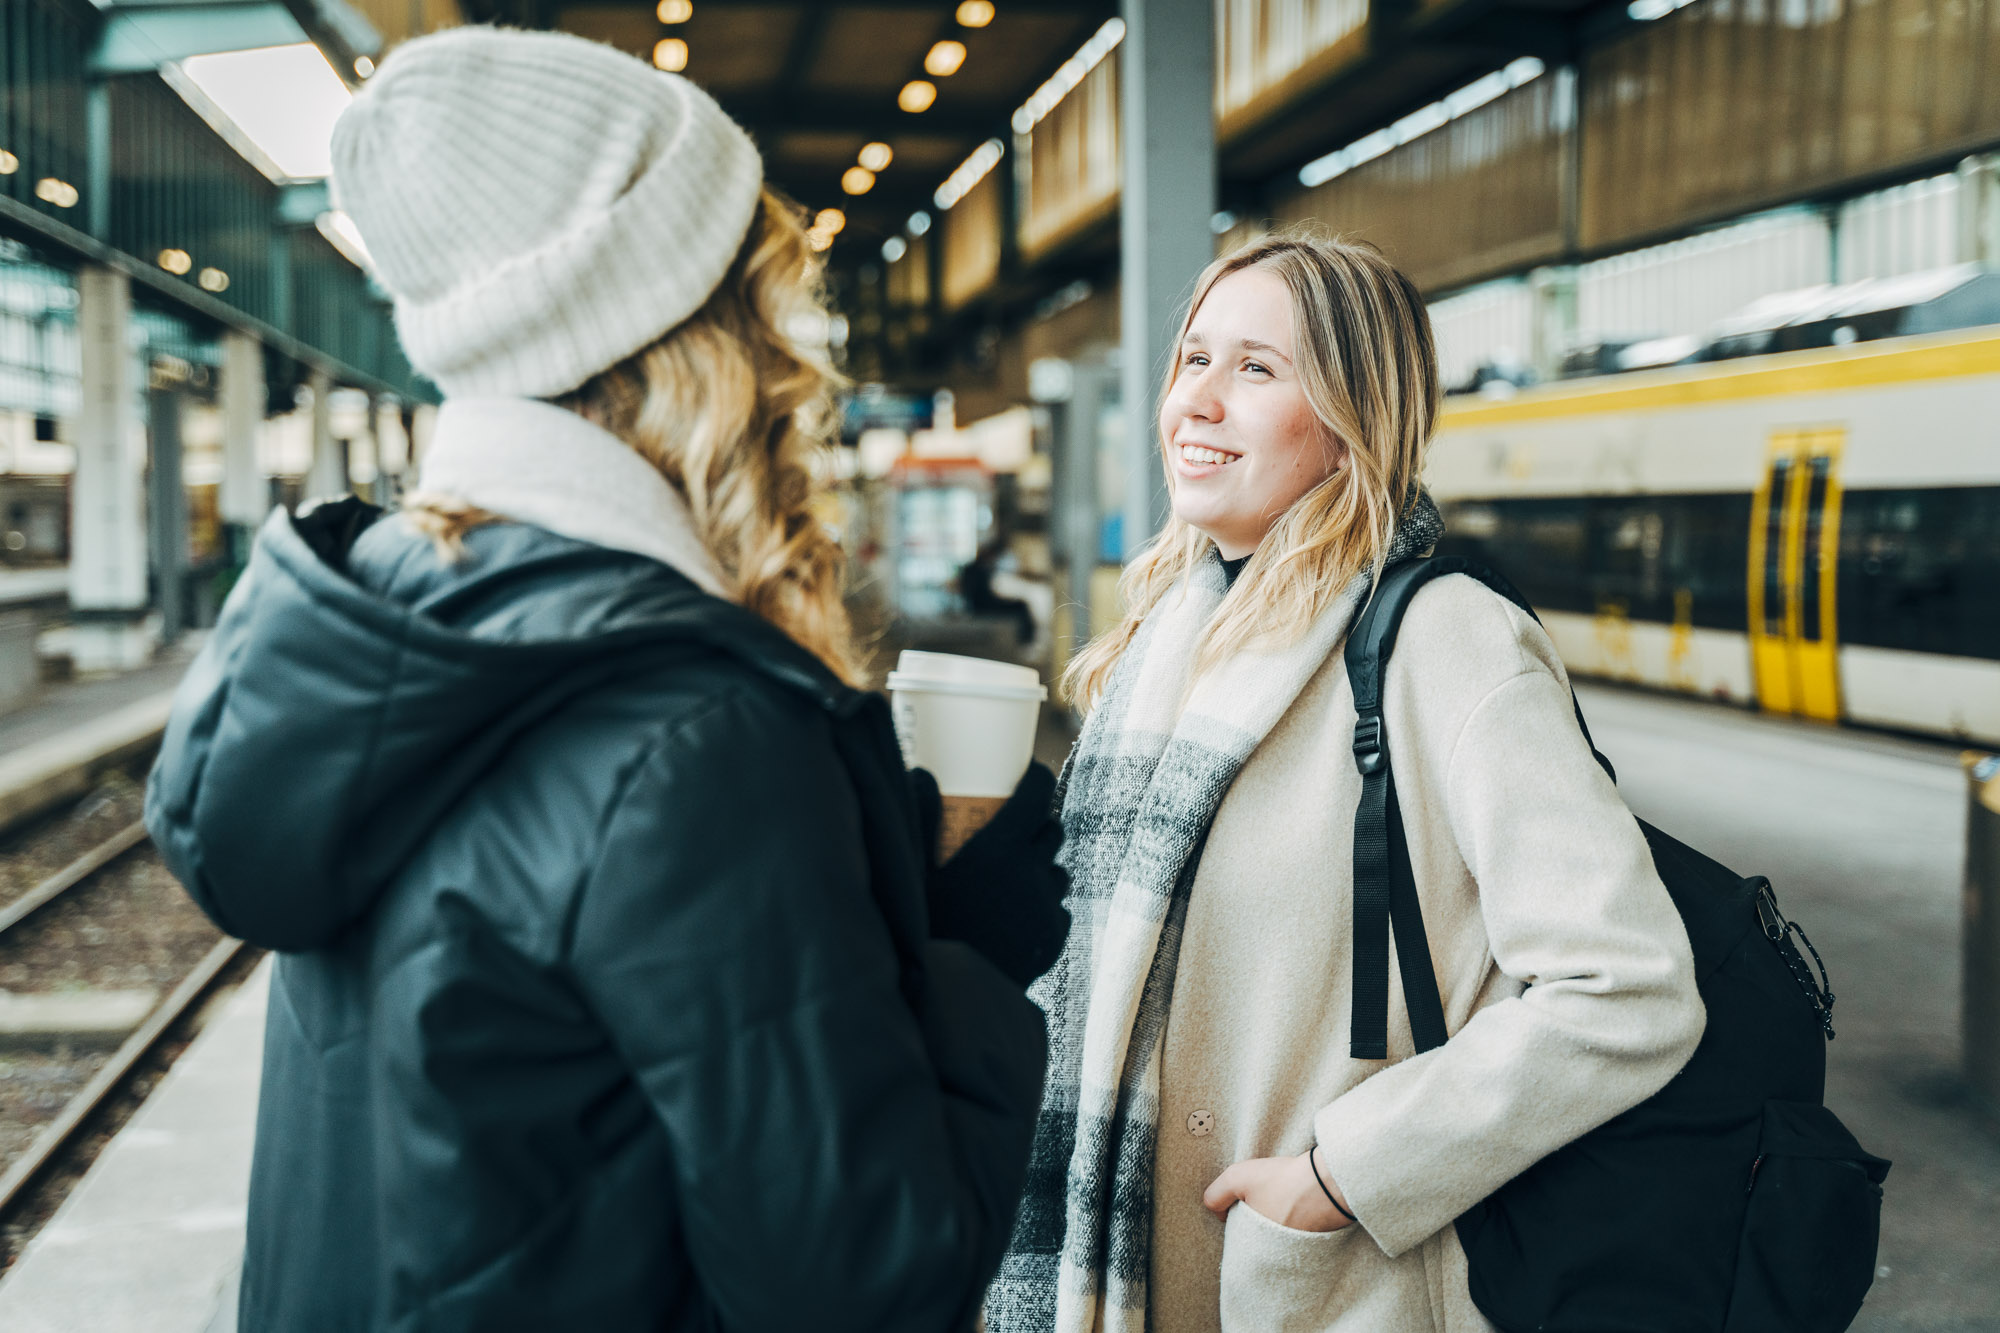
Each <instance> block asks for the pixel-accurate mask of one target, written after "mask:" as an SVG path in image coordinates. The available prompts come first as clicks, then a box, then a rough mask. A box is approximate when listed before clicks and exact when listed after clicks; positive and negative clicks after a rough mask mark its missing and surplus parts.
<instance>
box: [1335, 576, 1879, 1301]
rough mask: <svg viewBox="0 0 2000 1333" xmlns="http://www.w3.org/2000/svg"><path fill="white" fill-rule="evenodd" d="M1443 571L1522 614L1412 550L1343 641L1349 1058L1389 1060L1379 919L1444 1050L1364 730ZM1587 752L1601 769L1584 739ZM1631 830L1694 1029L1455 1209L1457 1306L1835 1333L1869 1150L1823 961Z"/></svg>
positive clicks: (1676, 847) (1865, 1282)
mask: <svg viewBox="0 0 2000 1333" xmlns="http://www.w3.org/2000/svg"><path fill="white" fill-rule="evenodd" d="M1444 574H1468V575H1471V576H1472V577H1473V578H1476V579H1478V580H1479V581H1480V582H1482V583H1484V584H1485V585H1486V586H1487V587H1489V588H1491V589H1492V590H1493V591H1495V592H1497V593H1499V594H1500V595H1501V596H1502V597H1505V598H1506V599H1507V600H1509V601H1511V602H1513V603H1514V604H1515V605H1516V606H1519V607H1520V608H1521V609H1522V610H1524V611H1527V612H1528V614H1529V615H1531V616H1532V615H1533V614H1534V612H1533V610H1532V609H1531V608H1529V606H1528V604H1527V602H1526V601H1524V600H1523V599H1522V597H1521V595H1520V594H1519V593H1518V592H1516V591H1515V590H1514V588H1513V586H1512V585H1511V584H1509V583H1508V582H1507V580H1506V579H1504V578H1502V577H1501V576H1500V575H1499V574H1497V573H1495V572H1494V571H1493V570H1492V569H1490V568H1488V567H1487V566H1485V565H1483V564H1480V563H1479V562H1477V561H1473V560H1467V559H1463V558H1460V557H1456V556H1444V557H1431V558H1428V559H1418V560H1413V561H1410V562H1408V563H1405V564H1400V565H1397V566H1395V567H1393V568H1391V569H1389V570H1388V571H1386V572H1385V573H1384V574H1383V576H1382V580H1381V583H1380V585H1379V587H1378V588H1377V589H1376V592H1375V595H1374V597H1373V598H1372V599H1371V600H1370V601H1369V603H1368V605H1367V606H1366V607H1365V608H1363V610H1362V612H1361V614H1360V615H1359V617H1358V618H1357V619H1356V621H1355V623H1354V627H1353V630H1352V632H1351V633H1350V634H1349V635H1348V640H1347V653H1346V658H1347V674H1348V679H1349V681H1350V682H1351V683H1352V685H1353V688H1354V706H1355V710H1356V712H1357V713H1358V715H1359V716H1358V719H1357V721H1356V723H1355V727H1354V758H1355V763H1356V764H1357V766H1358V767H1359V768H1360V770H1361V777H1362V782H1361V787H1362V795H1361V806H1360V809H1359V810H1358V811H1357V813H1356V815H1355V824H1354V1002H1353V1030H1352V1033H1351V1039H1352V1054H1353V1055H1354V1057H1355V1058H1356V1059H1362V1060H1381V1059H1385V1058H1387V1041H1388V1011H1389V936H1390V931H1391V928H1392V924H1393V929H1394V932H1395V941H1396V958H1397V963H1398V966H1399V970H1400V971H1401V973H1402V977H1403V992H1404V1000H1405V1003H1406V1005H1407V1007H1408V1009H1409V1015H1410V1029H1411V1033H1412V1035H1413V1036H1414V1037H1415V1039H1416V1048H1417V1050H1418V1051H1419V1052H1422V1051H1428V1050H1430V1049H1432V1048H1434V1047H1437V1046H1442V1045H1443V1044H1444V1042H1445V1025H1444V1005H1443V1002H1442V1000H1441V999H1440V997H1439V994H1438V987H1437V978H1436V976H1435V975H1434V973H1433V972H1432V970H1431V968H1430V966H1429V965H1428V964H1429V960H1430V949H1429V945H1428V943H1427V942H1426V939H1425V935H1424V923H1423V915H1422V912H1421V910H1420V908H1419V906H1418V902H1417V891H1416V884H1415V881H1414V878H1413V876H1412V872H1411V869H1410V858H1409V850H1408V846H1407V844H1406V842H1405V840H1404V835H1403V824H1402V820H1401V817H1400V815H1399V813H1398V811H1397V807H1396V782H1395V775H1394V774H1393V773H1392V772H1391V771H1390V767H1389V750H1388V739H1387V737H1386V735H1385V734H1384V732H1383V724H1382V669H1383V664H1384V663H1385V662H1386V661H1387V659H1388V656H1389V653H1390V650H1391V649H1392V648H1393V647H1394V645H1395V640H1396V630H1397V627H1398V625H1399V624H1400V623H1401V622H1402V618H1403V612H1404V610H1405V609H1406V608H1407V607H1408V606H1409V603H1410V599H1411V598H1412V597H1413V596H1415V595H1416V592H1417V590H1418V589H1419V588H1421V587H1422V586H1423V585H1424V584H1426V583H1428V582H1430V580H1432V579H1434V578H1437V577H1439V576H1440V575H1444ZM1577 723H1578V725H1579V726H1582V725H1583V713H1582V710H1581V709H1579V710H1578V712H1577ZM1589 737H1590V732H1589V729H1588V728H1587V727H1586V728H1585V729H1584V738H1585V740H1586V742H1588V741H1589ZM1591 752H1592V754H1594V755H1596V757H1597V761H1598V762H1599V763H1600V764H1603V765H1604V768H1605V771H1606V772H1607V773H1610V772H1611V765H1610V763H1609V762H1608V761H1606V760H1605V758H1604V756H1603V755H1601V754H1597V751H1596V746H1595V744H1594V743H1593V744H1592V746H1591ZM1613 778H1614V780H1615V778H1616V774H1613ZM1639 827H1640V828H1641V829H1642V830H1643V831H1644V832H1645V835H1646V841H1647V842H1648V843H1649V844H1650V845H1651V848H1652V852H1653V864H1654V866H1655V868H1656V869H1657V870H1658V871H1659V874H1660V878H1661V880H1662V881H1664V882H1665V884H1666V887H1667V891H1668V893H1669V894H1671V895H1672V897H1673V900H1674V906H1675V907H1676V908H1678V909H1679V911H1680V915H1681V921H1682V923H1683V924H1684V925H1685V926H1686V928H1687V934H1688V940H1689V942H1690V944H1692V946H1693V949H1694V961H1695V976H1696V981H1697V984H1698V985H1699V986H1700V989H1701V998H1702V1001H1703V1003H1704V1004H1706V1005H1707V1007H1708V1026H1707V1029H1706V1031H1705V1032H1704V1034H1703V1036H1702V1039H1701V1043H1700V1045H1699V1046H1698V1047H1697V1048H1696V1049H1695V1053H1694V1055H1693V1057H1692V1058H1691V1059H1690V1060H1689V1061H1688V1063H1687V1065H1686V1066H1685V1067H1684V1068H1683V1069H1682V1070H1681V1072H1680V1073H1679V1074H1677V1075H1675V1077H1674V1078H1673V1080H1672V1081H1671V1082H1669V1083H1668V1084H1667V1085H1666V1086H1665V1087H1664V1088H1662V1089H1661V1090H1660V1091H1659V1092H1658V1093H1656V1094H1655V1095H1654V1096H1653V1097H1651V1098H1649V1099H1648V1100H1646V1101H1644V1102H1641V1103H1640V1104H1639V1105H1638V1106H1635V1107H1633V1108H1632V1109H1631V1110H1629V1111H1627V1112H1625V1113H1624V1114H1623V1115H1620V1116H1617V1117H1615V1118H1614V1119H1612V1120H1611V1121H1609V1122H1608V1123H1606V1124H1604V1125H1601V1126H1599V1127H1598V1128H1597V1129H1594V1130H1592V1131H1591V1132H1590V1133H1588V1134H1585V1135H1584V1136H1583V1137H1582V1138H1580V1139H1578V1140H1576V1141H1575V1142H1573V1143H1571V1144H1569V1145H1568V1146H1567V1147H1565V1148H1562V1149H1560V1150H1559V1151H1557V1152H1555V1153H1553V1154H1551V1155H1550V1156H1548V1157H1546V1158H1544V1159H1542V1160H1541V1161H1540V1162H1538V1163H1536V1164H1535V1165H1534V1166H1533V1167H1530V1168H1529V1169H1528V1170H1527V1171H1525V1172H1523V1173H1522V1174H1521V1175H1519V1176H1517V1177H1515V1178H1514V1179H1513V1180H1511V1181H1509V1182H1508V1183H1507V1184H1506V1185H1504V1186H1502V1187H1501V1188H1500V1189H1499V1190H1497V1191H1496V1192H1495V1193H1494V1194H1493V1195H1491V1196H1490V1197H1489V1198H1487V1199H1485V1200H1484V1201H1483V1202H1481V1203H1479V1204H1478V1205H1476V1206H1475V1207H1473V1208H1472V1209H1471V1210H1470V1211H1468V1212H1467V1213H1466V1214H1465V1215H1464V1216H1462V1217H1460V1218H1459V1219H1458V1235H1459V1240H1460V1242H1461V1243H1462V1244H1463V1245H1464V1246H1465V1254H1466V1258H1467V1260H1468V1261H1469V1265H1470V1274H1471V1276H1470V1285H1471V1291H1472V1299H1473V1302H1474V1303H1475V1304H1476V1305H1477V1306H1478V1307H1479V1309H1480V1310H1481V1311H1482V1312H1483V1313H1484V1314H1485V1315H1486V1317H1487V1318H1488V1319H1490V1320H1492V1321H1493V1322H1494V1323H1495V1324H1497V1325H1499V1327H1500V1328H1501V1329H1503V1330H1505V1333H1517V1331H1518V1333H1528V1331H1529V1330H1534V1331H1535V1333H1838V1330H1841V1329H1844V1328H1846V1327H1847V1326H1848V1324H1849V1323H1850V1322H1851V1321H1852V1320H1853V1318H1854V1316H1855V1314H1856V1312H1858V1311H1859V1310H1860V1308H1861V1300H1862V1297H1863V1296H1864V1295H1866V1294H1867V1291H1868V1286H1869V1283H1870V1282H1871V1281H1872V1280H1873V1278H1874V1276H1875V1247H1876V1241H1877V1237H1878V1228H1879V1224H1880V1218H1881V1207H1882V1179H1883V1177H1884V1176H1886V1175H1887V1174H1888V1171H1889V1163H1888V1162H1886V1161H1883V1160H1882V1159H1881V1158H1879V1157H1871V1156H1870V1155H1869V1154H1867V1153H1866V1152H1863V1151H1862V1150H1861V1146H1860V1145H1859V1144H1858V1143H1856V1142H1855V1141H1854V1136H1853V1135H1852V1134H1850V1133H1848V1131H1847V1128H1846V1127H1845V1126H1844V1125H1842V1124H1841V1123H1840V1121H1839V1120H1838V1119H1837V1118H1835V1116H1834V1114H1833V1113H1832V1112H1831V1111H1829V1110H1827V1109H1826V1107H1825V1106H1823V1105H1821V1098H1822V1096H1823V1095H1824V1092H1825V1083H1826V1047H1825V1043H1826V1042H1827V1041H1829V1040H1831V1039H1832V1037H1833V1022H1832V1009H1833V993H1832V991H1830V990H1829V989H1828V988H1827V984H1826V974H1825V971H1824V969H1823V968H1822V969H1821V970H1819V972H1818V974H1817V977H1815V975H1814V973H1813V971H1812V970H1811V969H1809V968H1808V965H1807V964H1806V962H1805V960H1804V958H1803V957H1801V955H1800V953H1799V950H1798V948H1797V946H1796V945H1795V944H1794V943H1793V938H1794V936H1796V937H1797V938H1798V939H1799V940H1802V941H1805V936H1804V933H1803V932H1802V931H1800V930H1799V929H1798V927H1797V926H1796V925H1795V924H1793V923H1792V922H1789V921H1787V920H1786V919H1785V918H1784V915H1783V914H1782V913H1781V912H1779V910H1778V902H1777V898H1776V896H1775V895H1774V894H1773V893H1772V891H1771V884H1770V881H1769V880H1766V879H1762V878H1754V879H1744V878H1743V877H1741V876H1739V875H1737V874H1735V873H1733V872H1731V871H1729V870H1727V869H1725V868H1724V867H1722V866H1720V865H1718V864H1716V863H1715V862H1714V861H1711V860H1709V859H1708V858H1707V857H1705V856H1703V855H1702V854H1701V853H1699V852H1697V851H1695V850H1693V849H1692V848H1689V847H1686V846H1683V845H1682V844H1681V843H1679V842H1676V841H1675V840H1674V839H1672V838H1670V837H1668V836H1667V835H1666V834H1664V833H1662V832H1660V831H1659V830H1658V829H1656V828H1654V827H1652V826H1651V825H1649V824H1646V823H1645V822H1643V821H1641V823H1640V825H1639ZM1805 944H1806V948H1807V949H1808V950H1809V951H1812V954H1813V963H1814V964H1815V965H1817V964H1818V963H1819V954H1818V952H1817V951H1815V950H1812V944H1811V942H1810V941H1805Z"/></svg>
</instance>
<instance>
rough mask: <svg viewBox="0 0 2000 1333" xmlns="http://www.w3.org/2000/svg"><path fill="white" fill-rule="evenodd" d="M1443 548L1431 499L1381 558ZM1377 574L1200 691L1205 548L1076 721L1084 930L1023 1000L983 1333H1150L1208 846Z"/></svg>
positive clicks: (1071, 826)
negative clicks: (1172, 1057) (1018, 1099)
mask: <svg viewBox="0 0 2000 1333" xmlns="http://www.w3.org/2000/svg"><path fill="white" fill-rule="evenodd" d="M1442 531H1443V524H1442V523H1441V522H1440V521H1439V518H1438V512H1437V507H1436V506H1435V505H1433V504H1432V503H1431V500H1430V497H1429V496H1428V495H1424V494H1422V493H1421V492H1420V493H1419V494H1418V497H1417V500H1416V503H1415V504H1414V505H1413V506H1412V508H1411V510H1410V512H1409V514H1408V515H1407V516H1406V517H1405V518H1404V520H1403V522H1402V523H1401V524H1400V525H1399V526H1398V528H1397V530H1396V533H1395V536H1394V539H1393V541H1392V542H1391V543H1390V548H1389V559H1390V560H1391V561H1395V560H1400V559H1402V558H1404V557H1406V556H1410V555H1415V554H1418V553H1421V552H1423V551H1426V550H1428V549H1429V548H1430V547H1431V546H1432V545H1433V544H1434V543H1435V542H1436V541H1437V539H1438V536H1439V535H1440V534H1441V532H1442ZM1372 577H1373V576H1372V572H1363V573H1362V574H1360V575H1358V576H1357V577H1356V578H1355V579H1354V580H1353V581H1352V582H1351V583H1350V584H1349V585H1348V587H1347V588H1345V589H1344V590H1343V591H1342V592H1341V595H1340V596H1339V597H1338V598H1336V599H1335V601H1334V603H1333V604H1332V605H1331V606H1330V607H1328V608H1327V610H1326V611H1325V613H1323V614H1322V615H1321V616H1320V617H1319V618H1318V619H1317V620H1316V621H1315V622H1314V623H1313V624H1312V625H1311V626H1310V627H1308V628H1307V630H1306V632H1305V633H1304V634H1303V635H1302V636H1300V637H1299V639H1298V640H1297V641H1295V642H1293V643H1290V644H1287V645H1284V646H1282V647H1279V648H1274V649H1271V650H1268V651H1264V650H1250V651H1245V652H1241V653H1238V654H1236V655H1235V656H1233V657H1231V658H1230V659H1229V660H1227V661H1225V662H1222V663H1220V664H1218V665H1217V666H1216V667H1214V668H1213V669H1211V670H1209V671H1208V672H1207V673H1206V674H1205V675H1203V676H1202V678H1201V679H1200V680H1198V681H1196V682H1195V684H1194V687H1193V689H1192V691H1189V690H1188V688H1187V685H1188V674H1189V671H1190V669H1191V667H1192V665H1193V661H1194V653H1195V648H1196V646H1197V644H1198V643H1199V641H1200V638H1201V631H1202V628H1203V627H1204V626H1205V625H1207V623H1208V621H1209V619H1210V617H1211V616H1213V615H1214V613H1215V610H1216V608H1217V607H1218V606H1220V605H1221V603H1222V599H1223V597H1224V595H1225V594H1226V592H1227V588H1226V586H1225V583H1224V579H1223V572H1222V565H1221V561H1220V559H1219V557H1218V556H1217V555H1216V554H1215V552H1214V550H1213V549H1212V548H1211V550H1210V552H1209V555H1208V558H1207V559H1206V560H1204V561H1203V562H1202V563H1201V564H1199V565H1197V566H1196V567H1195V568H1194V569H1193V570H1192V571H1191V572H1190V573H1189V575H1188V577H1187V580H1186V581H1185V582H1184V583H1183V584H1182V586H1181V587H1180V588H1178V589H1176V590H1175V591H1173V592H1171V593H1169V594H1167V596H1166V597H1165V598H1163V599H1162V600H1161V602H1160V604H1159V605H1158V606H1157V607H1155V608H1154V609H1153V611H1152V613H1151V614H1149V615H1148V616H1147V617H1146V620H1145V622H1144V623H1143V624H1142V625H1141V626H1140V627H1139V632H1138V634H1137V635H1135V636H1134V638H1133V640H1132V643H1131V646H1130V647H1128V648H1127V649H1126V650H1125V655H1124V656H1123V657H1122V658H1121V659H1120V660H1119V663H1118V666H1117V668H1116V669H1115V671H1114V672H1113V673H1112V676H1111V680H1110V682H1109V684H1108V685H1107V687H1106V689H1105V692H1104V696H1103V698H1102V699H1100V700H1099V702H1098V705H1097V707H1096V708H1095V709H1094V710H1093V711H1092V713H1091V715H1090V718H1089V720H1088V722H1086V723H1085V725H1084V728H1083V734H1082V735H1081V736H1080V737H1079V738H1078V740H1077V743H1076V748H1075V750H1074V751H1073V752H1072V753H1071V755H1070V759H1069V763H1068V764H1067V765H1066V766H1065V767H1064V770H1063V782H1062V787H1061V790H1060V791H1058V793H1057V797H1056V799H1057V801H1058V803H1059V805H1060V806H1061V809H1062V821H1063V835H1064V844H1063V852H1062V862H1063V865H1064V866H1065V868H1067V869H1068V871H1069V874H1070V910H1071V912H1072V913H1074V914H1075V918H1076V921H1075V925H1074V927H1073V928H1072V929H1071V931H1070V937H1069V944H1068V946H1067V948H1066V949H1065V950H1064V953H1063V957H1062V959H1061V961H1059V962H1058V963H1057V964H1056V966H1055V968H1054V969H1053V970H1052V971H1050V972H1049V974H1048V975H1047V976H1045V977H1043V978H1042V979H1041V981H1039V982H1037V983H1036V985H1035V988H1034V989H1033V990H1032V991H1031V992H1030V994H1031V995H1032V996H1033V997H1034V999H1035V1000H1036V1001H1037V1002H1038V1003H1039V1004H1041V1006H1042V1008H1043V1009H1044V1010H1045V1011H1046V1012H1047V1014H1048V1022H1049V1066H1048V1075H1047V1083H1046V1085H1045V1088H1044V1091H1043V1093H1042V1113H1041V1119H1040V1122H1039V1124H1038V1126H1037V1128H1036V1133H1035V1146H1034V1151H1033V1155H1032V1156H1031V1158H1030V1160H1029V1166H1028V1181H1027V1189H1026V1193H1025V1195H1024V1197H1023V1199H1022V1201H1021V1212H1020V1216H1019V1219H1018V1220H1017V1222H1016V1224H1015V1228H1014V1239H1013V1243H1012V1245H1011V1247H1010V1248H1009V1250H1008V1253H1007V1257H1006V1259H1005V1260H1004V1261H1003V1263H1002V1265H1001V1268H1000V1274H999V1276H998V1277H997V1278H996V1279H995V1280H994V1283H993V1286H992V1287H991V1288H990V1289H989V1291H988V1293H987V1298H986V1326H987V1328H988V1329H989V1330H990V1331H991V1333H1135V1331H1136V1330H1140V1329H1143V1328H1144V1326H1145V1322H1146V1283H1147V1277H1148V1272H1147V1268H1148V1263H1149V1258H1150V1253H1151V1248H1152V1223H1153V1151H1154V1141H1155V1135H1156V1133H1157V1130H1158V1120H1159V1091H1160V1055H1161V1051H1162V1049H1163V1047H1164V1037H1165V1035H1166V1026H1167V1006H1168V1003H1169V1002H1170V1000H1171V999H1172V996H1173V986H1174V968H1175V964H1176V962H1177V961H1178V958H1179V954H1180V943H1181V928H1182V924H1183V922H1184V921H1185V920H1186V916H1187V902H1188V891H1189V889H1190V887H1191V886H1192V884H1193V882H1194V875H1195V869H1196V866H1197V865H1198V864H1199V862H1200V859H1201V849H1202V844H1203V843H1204V842H1205V841H1206V839H1207V837H1208V828H1209V824H1210V822H1211V821H1212V820H1213V819H1214V817H1215V811H1216V808H1217V807H1218V806H1220V805H1221V804H1222V797H1223V794H1224V793H1225V792H1227V791H1228V790H1229V784H1230V783H1231V782H1232V781H1233V780H1234V779H1235V777H1236V774H1237V772H1238V771H1239V770H1240V769H1241V768H1242V767H1243V764H1244V762H1245V761H1246V760H1248V759H1249V757H1250V754H1251V752H1252V751H1253V750H1255V749H1256V747H1257V745H1258V744H1259V743H1260V742H1261V741H1262V740H1263V739H1264V737H1265V735H1266V734H1268V733H1269V732H1270V730H1271V728H1272V727H1273V726H1274V725H1276V724H1277V722H1278V720H1279V719H1280V718H1281V717H1283V716H1284V714H1285V712H1286V710H1288V709H1289V708H1290V707H1291V704H1292V701H1293V700H1294V699H1295V698H1297V697H1298V694H1299V692H1300V691H1301V690H1302V689H1304V688H1305V685H1306V683H1307V682H1308V681H1310V680H1311V679H1312V677H1313V676H1314V675H1315V674H1316V673H1317V672H1318V671H1319V669H1320V668H1321V667H1322V666H1323V665H1324V664H1325V662H1326V660H1327V658H1328V656H1329V655H1330V654H1331V653H1333V652H1334V651H1335V650H1336V649H1337V648H1338V647H1339V646H1340V644H1341V642H1342V640H1343V639H1345V637H1346V634H1347V626H1348V623H1349V622H1350V621H1351V620H1352V619H1353V617H1354V613H1355V612H1356V611H1357V610H1358V609H1359V607H1360V603H1361V599H1362V598H1363V597H1364V596H1365V595H1366V594H1367V592H1368V590H1369V587H1370V586H1371V583H1372ZM1184 693H1185V694H1186V704H1185V706H1181V700H1182V696H1183V694H1184ZM1177 710H1178V711H1177Z"/></svg>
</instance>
